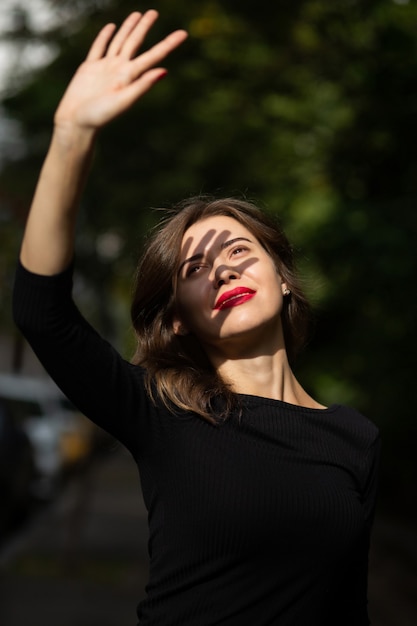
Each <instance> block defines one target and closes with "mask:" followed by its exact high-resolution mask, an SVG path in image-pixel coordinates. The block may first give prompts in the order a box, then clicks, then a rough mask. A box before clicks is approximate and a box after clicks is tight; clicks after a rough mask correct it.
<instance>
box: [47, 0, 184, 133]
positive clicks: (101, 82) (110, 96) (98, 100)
mask: <svg viewBox="0 0 417 626" xmlns="http://www.w3.org/2000/svg"><path fill="white" fill-rule="evenodd" d="M157 18H158V13H157V12H156V11H153V10H150V11H147V12H146V13H144V14H143V15H142V14H141V13H132V14H130V15H129V17H127V18H126V20H125V21H124V22H123V24H122V26H121V27H120V29H119V30H116V26H115V25H114V24H107V26H105V27H104V28H103V29H102V30H101V31H100V33H99V34H98V36H97V37H96V39H95V41H94V42H93V44H92V46H91V48H90V51H89V53H88V56H87V58H86V60H85V62H84V63H83V64H82V65H81V66H80V67H79V68H78V70H77V72H76V73H75V75H74V77H73V79H72V81H71V82H70V84H69V86H68V88H67V90H66V92H65V94H64V96H63V98H62V100H61V102H60V104H59V107H58V109H57V111H56V114H55V123H56V124H58V125H59V124H68V123H70V124H75V125H76V126H80V127H85V128H90V129H98V128H100V127H102V126H104V125H105V124H106V123H108V122H109V121H111V120H112V119H114V118H115V117H117V116H118V115H120V114H121V113H123V112H124V111H126V110H127V109H128V108H129V107H130V106H132V104H134V102H136V100H138V99H139V98H140V97H141V96H142V95H143V94H144V93H146V92H147V91H148V90H149V89H150V88H151V87H152V85H153V84H154V83H155V82H156V81H157V80H158V79H159V78H161V77H162V76H164V75H165V73H166V70H164V69H163V68H160V67H155V66H156V65H157V64H159V63H160V62H161V61H162V60H163V59H164V58H165V57H166V56H167V55H168V54H169V53H170V52H171V51H172V50H174V49H175V48H176V47H177V46H179V45H180V44H181V43H182V42H183V41H184V39H185V38H186V37H187V33H186V32H185V31H183V30H177V31H175V32H173V33H171V34H170V35H168V36H167V37H166V38H165V39H163V40H162V41H160V42H159V43H157V44H156V45H155V46H153V47H152V48H150V49H149V50H147V51H146V52H144V53H142V54H140V55H139V56H136V54H137V51H138V50H139V48H140V46H141V45H142V44H143V41H144V39H145V37H146V35H147V33H148V31H149V30H150V28H151V26H152V25H153V23H154V22H155V21H156V19H157Z"/></svg>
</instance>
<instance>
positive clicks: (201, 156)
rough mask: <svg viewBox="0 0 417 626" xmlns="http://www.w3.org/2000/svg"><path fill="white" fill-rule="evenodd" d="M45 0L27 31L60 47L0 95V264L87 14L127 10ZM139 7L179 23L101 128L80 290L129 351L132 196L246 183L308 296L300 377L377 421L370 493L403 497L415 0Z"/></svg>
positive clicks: (410, 318)
mask: <svg viewBox="0 0 417 626" xmlns="http://www.w3.org/2000/svg"><path fill="white" fill-rule="evenodd" d="M51 3H52V0H51ZM61 5H62V7H67V8H68V10H70V9H71V11H72V15H73V21H72V22H71V26H69V25H68V23H63V24H62V25H61V26H60V27H59V28H56V29H55V30H54V31H51V32H49V33H48V34H47V35H45V37H47V38H48V41H49V42H51V43H53V44H54V45H56V46H58V47H59V50H60V53H59V54H58V55H57V57H56V59H55V61H54V62H53V63H52V64H51V65H50V66H48V67H46V68H45V69H43V70H42V71H40V72H38V73H37V75H35V76H33V77H31V79H30V80H29V81H27V83H26V84H25V85H24V86H23V87H22V88H21V89H19V90H18V91H16V92H15V93H14V94H13V95H12V96H10V97H9V98H7V99H6V100H5V102H4V105H5V107H6V108H7V111H8V113H9V115H11V116H13V117H15V118H16V119H18V120H19V121H20V123H21V126H22V129H23V134H24V137H25V141H26V154H25V156H24V157H23V158H21V159H19V160H18V161H15V162H11V163H9V164H8V165H7V166H6V167H5V168H3V171H2V172H1V174H0V183H1V188H2V190H3V192H2V193H3V195H4V197H5V198H7V201H6V200H4V201H2V203H3V205H4V206H6V205H7V206H8V207H9V209H8V211H9V213H7V215H10V211H11V212H12V214H13V219H12V220H9V222H8V223H7V224H4V223H2V230H1V233H0V246H1V250H2V252H1V254H2V259H3V261H2V267H4V268H9V270H7V271H8V272H11V271H12V270H11V269H10V268H11V267H12V266H13V262H14V257H15V255H16V251H17V240H18V237H19V236H20V235H19V234H16V233H19V231H20V229H21V227H22V223H23V217H24V213H25V210H27V207H28V205H29V203H30V198H31V195H32V192H33V187H34V184H35V181H36V177H37V173H38V170H39V168H40V165H41V162H42V158H43V156H44V153H45V151H46V149H47V144H48V141H49V136H50V125H51V120H52V116H53V111H54V109H55V107H56V105H57V102H58V100H59V98H60V95H61V94H62V92H63V90H64V88H65V86H66V84H67V82H68V81H69V79H70V77H71V75H72V73H73V71H74V69H75V68H76V66H77V65H78V63H79V62H81V61H82V59H83V57H84V56H85V53H86V51H87V49H88V47H89V45H90V42H91V40H92V38H93V37H94V35H95V34H96V32H97V31H98V29H99V27H100V26H101V25H102V24H104V23H106V22H108V21H115V22H117V23H120V22H121V21H122V19H123V17H124V16H125V15H126V14H127V13H128V12H129V11H130V10H136V9H137V8H138V7H137V4H136V3H135V2H132V1H130V0H124V1H123V2H121V3H116V2H115V1H114V0H107V2H104V1H103V2H99V1H95V2H94V1H93V0H78V2H77V3H74V2H73V1H71V2H70V1H69V0H67V1H66V2H62V3H61ZM154 7H155V8H156V9H158V10H159V11H160V14H161V18H160V21H159V23H158V25H157V26H156V27H155V29H154V32H153V34H152V37H151V39H150V41H149V43H152V41H155V40H156V39H157V38H158V37H159V36H161V35H162V34H164V33H167V32H169V31H170V30H172V29H174V28H178V27H185V28H187V29H188V30H189V33H190V38H189V40H188V41H187V43H186V44H185V45H184V46H183V48H181V49H180V50H178V51H176V52H175V53H174V54H173V55H172V57H171V58H170V59H169V60H168V61H167V67H168V69H169V76H168V77H167V78H166V79H165V80H164V81H162V82H161V83H160V84H158V86H157V87H156V88H155V89H154V90H153V91H152V92H151V93H150V94H148V95H147V96H146V98H144V99H143V100H142V101H141V102H140V103H139V104H138V105H137V106H136V107H135V108H134V110H132V111H130V112H129V113H128V114H127V115H125V116H124V117H123V118H121V119H119V120H117V121H116V122H115V123H114V124H112V125H111V126H110V127H109V128H107V129H106V130H105V131H104V132H103V134H102V137H101V141H100V143H99V146H98V150H97V154H96V159H95V167H94V170H93V173H92V176H91V179H90V183H89V186H88V189H87V192H86V194H85V197H84V200H83V206H82V211H81V216H80V227H79V237H78V252H77V255H78V265H77V266H78V271H79V273H80V275H82V277H83V280H84V284H86V285H89V286H90V289H92V290H93V291H94V293H95V294H96V300H95V303H96V305H95V307H92V310H91V315H92V317H93V319H94V318H96V319H95V321H96V323H97V324H98V325H99V326H100V327H101V328H102V330H103V331H104V332H105V333H107V334H114V333H115V328H116V329H117V336H118V340H119V342H120V343H121V344H122V345H123V346H124V350H125V351H128V350H129V349H130V348H129V346H130V344H129V340H128V337H129V336H130V334H129V329H128V327H127V324H126V317H127V307H128V301H129V295H130V282H131V276H132V272H133V268H134V262H135V259H136V257H137V254H138V253H139V250H140V246H141V245H142V242H143V237H144V235H145V233H146V232H147V231H148V229H149V227H150V226H151V225H152V224H153V223H154V222H155V220H156V219H157V217H158V215H156V214H155V212H153V211H150V210H149V207H159V206H170V205H171V204H172V203H173V202H175V201H177V200H179V199H181V198H183V197H185V196H189V195H193V194H196V193H199V192H210V193H211V192H214V193H215V194H221V195H228V194H239V195H242V194H243V195H245V196H247V197H249V198H250V199H254V200H255V201H256V202H258V203H259V204H260V205H261V206H263V207H266V209H267V210H270V211H272V212H274V213H276V214H277V215H279V217H280V219H281V220H282V222H283V223H284V226H285V227H286V230H287V231H288V233H289V235H290V237H291V238H292V239H293V241H294V244H295V247H296V249H297V251H298V254H299V261H300V268H301V270H302V272H303V273H304V275H305V276H306V285H307V289H308V291H309V293H310V295H311V298H312V300H313V302H314V304H315V307H316V311H317V315H316V318H317V319H316V322H315V332H314V335H313V337H312V340H311V343H310V346H309V349H308V350H307V352H306V353H305V354H304V355H303V356H302V358H301V359H300V363H299V376H300V378H301V379H302V381H303V383H304V384H306V385H307V387H309V389H310V390H311V391H312V393H313V394H315V395H316V396H318V397H319V398H320V399H321V401H323V402H327V403H332V402H344V403H348V404H352V405H355V406H356V407H357V408H359V409H360V410H361V411H363V412H364V413H365V414H366V415H368V416H369V417H370V418H371V419H373V420H374V421H375V422H376V423H377V424H378V425H379V426H380V428H381V430H382V434H383V438H384V456H383V466H382V481H381V484H382V489H381V492H382V498H383V500H384V499H385V501H386V502H387V503H390V505H391V506H394V505H395V506H397V505H399V506H401V507H402V509H403V510H405V509H406V508H408V509H409V510H410V511H411V510H412V511H414V512H416V504H415V503H414V500H413V501H411V500H412V499H411V498H410V497H409V496H408V495H407V494H408V493H409V489H410V486H413V485H414V483H415V481H416V479H417V462H416V461H415V457H416V453H415V444H414V442H415V441H416V440H417V420H416V418H415V410H414V409H413V408H412V407H413V400H414V398H413V388H414V376H415V358H414V355H415V353H416V349H417V336H416V333H415V324H416V321H417V296H416V289H415V287H413V284H414V285H415V282H414V281H415V280H416V269H417V267H416V265H417V256H416V245H417V238H416V235H417V224H416V212H415V206H414V205H415V201H416V197H417V156H416V151H415V137H416V131H417V37H416V24H417V5H416V4H415V3H412V2H406V1H405V0H402V1H401V2H400V0H397V1H396V2H394V1H391V0H369V1H368V2H360V1H359V0H337V1H336V2H332V3H329V2H325V1H324V0H292V1H291V2H290V1H289V0H284V1H280V2H277V3H271V2H270V0H268V2H266V1H265V0H258V2H257V3H256V4H255V5H254V3H253V2H248V1H246V0H244V1H242V0H240V1H239V2H238V1H237V0H224V1H223V2H220V1H216V0H209V1H207V0H206V1H203V2H200V3H194V4H191V3H186V2H185V1H184V0H178V1H177V2H175V3H172V2H169V0H157V1H156V2H154ZM139 8H140V7H139ZM29 35H30V33H29ZM29 35H28V36H29ZM22 207H25V210H22ZM3 213H4V211H3V212H2V215H3ZM6 221H7V220H6ZM2 271H3V270H2ZM4 271H6V269H5V270H4ZM104 286H105V288H104ZM120 319H124V322H123V323H122V324H120ZM3 323H5V324H6V323H7V320H3ZM130 347H131V346H130Z"/></svg>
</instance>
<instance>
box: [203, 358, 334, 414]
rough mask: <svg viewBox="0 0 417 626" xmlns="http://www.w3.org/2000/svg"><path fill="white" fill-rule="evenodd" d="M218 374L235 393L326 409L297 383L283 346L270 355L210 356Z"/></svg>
mask: <svg viewBox="0 0 417 626" xmlns="http://www.w3.org/2000/svg"><path fill="white" fill-rule="evenodd" d="M209 358H210V360H211V362H212V363H213V365H214V367H215V369H216V370H217V372H218V374H219V375H220V377H221V378H222V379H223V380H224V381H226V382H227V383H228V384H230V386H231V388H232V390H233V391H234V392H235V393H242V394H246V395H253V396H260V397H264V398H271V399H272V400H281V401H283V402H288V403H289V404H295V405H298V406H306V407H309V408H325V407H323V405H321V404H319V403H318V402H316V401H315V400H314V399H313V398H312V397H311V396H310V395H309V394H308V393H307V392H306V391H305V390H304V389H303V388H302V386H301V385H300V383H299V382H298V380H297V379H296V377H295V376H294V373H293V371H292V369H291V366H290V364H289V363H288V358H287V353H286V350H285V347H283V346H281V347H280V348H278V349H277V350H276V351H271V353H270V354H265V353H263V354H260V353H259V352H258V353H257V352H256V351H254V352H253V353H252V354H244V355H243V354H238V353H236V354H234V355H233V356H232V357H230V356H229V357H228V358H225V357H224V356H222V357H221V356H220V355H218V354H215V353H211V354H210V355H209Z"/></svg>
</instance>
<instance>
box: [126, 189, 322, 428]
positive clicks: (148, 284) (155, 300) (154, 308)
mask: <svg viewBox="0 0 417 626" xmlns="http://www.w3.org/2000/svg"><path fill="white" fill-rule="evenodd" d="M216 215H225V216H228V217H232V218H234V219H235V220H237V221H238V222H240V223H241V224H243V225H244V226H245V227H246V228H247V229H248V230H249V231H250V232H251V233H252V234H253V235H254V236H255V237H256V239H257V240H258V241H259V242H260V243H261V245H262V246H263V247H264V248H265V250H266V251H267V252H268V254H269V255H270V256H271V257H272V259H273V260H274V262H275V265H276V268H277V271H278V272H279V274H280V276H281V277H282V279H283V280H284V282H285V283H286V284H287V286H288V288H289V289H290V290H291V295H290V296H289V297H286V298H284V303H283V310H282V313H281V318H282V327H283V333H284V340H285V347H286V351H287V354H288V358H289V360H290V362H292V361H293V360H294V358H295V356H296V355H297V353H298V352H299V350H300V349H301V347H302V346H303V345H304V343H305V341H306V338H307V333H308V327H309V320H310V307H309V304H308V301H307V299H306V297H305V295H304V293H303V290H302V288H301V284H300V280H299V278H298V277H297V274H296V270H295V263H294V253H293V249H292V247H291V245H290V244H289V242H288V239H287V237H286V235H285V234H284V232H283V231H282V229H281V228H280V226H279V225H278V224H277V223H276V222H275V221H274V220H273V219H272V218H270V217H269V216H268V215H267V214H265V213H264V212H263V211H261V210H260V209H259V208H258V207H256V206H255V205H254V204H252V203H250V202H247V201H245V200H240V199H237V198H213V197H207V196H197V197H193V198H190V199H188V200H185V201H183V202H182V203H180V204H178V205H177V206H175V207H174V208H173V209H170V210H167V212H166V217H165V218H164V219H163V220H162V221H161V222H160V224H159V225H158V227H157V228H156V229H155V230H154V231H153V233H152V234H151V236H150V238H149V239H148V241H147V245H146V246H145V251H144V253H143V255H142V257H141V259H140V261H139V264H138V267H137V270H136V277H135V285H134V292H133V299H132V306H131V317H132V322H133V326H134V329H135V333H136V337H137V349H136V352H135V355H134V357H133V359H132V362H133V363H134V364H136V365H140V366H142V367H143V368H145V370H146V377H145V381H146V388H147V391H148V393H149V395H150V397H151V398H152V400H153V401H156V398H157V397H158V398H159V399H160V400H162V402H163V403H164V404H165V406H166V407H167V408H168V409H169V410H171V411H173V412H175V410H176V408H179V409H182V410H185V411H192V412H194V413H197V414H198V415H200V416H201V417H203V418H205V419H206V420H208V421H209V422H212V423H217V422H218V421H219V420H221V419H224V418H226V417H227V416H228V415H229V414H230V412H231V411H232V410H233V409H234V408H235V407H236V405H237V397H236V394H234V393H233V392H232V390H231V389H230V387H229V386H228V385H227V384H226V383H225V382H224V381H223V380H222V379H221V378H220V376H219V375H218V374H217V372H216V370H215V369H214V368H213V366H212V365H211V363H210V361H209V360H208V358H207V356H206V354H205V352H204V351H203V349H202V348H201V346H200V344H199V342H198V340H197V339H196V338H195V337H193V336H192V335H187V336H178V335H176V334H175V333H174V330H173V317H174V314H175V310H176V302H175V283H176V276H177V272H178V268H179V263H180V251H181V243H182V239H183V236H184V233H185V231H186V230H187V229H188V228H189V227H190V226H192V225H193V224H195V223H196V222H198V221H200V220H202V219H205V218H207V217H212V216H216ZM219 399H220V401H219Z"/></svg>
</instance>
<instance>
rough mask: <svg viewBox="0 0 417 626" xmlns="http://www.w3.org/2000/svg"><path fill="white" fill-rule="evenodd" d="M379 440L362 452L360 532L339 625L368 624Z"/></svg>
mask: <svg viewBox="0 0 417 626" xmlns="http://www.w3.org/2000/svg"><path fill="white" fill-rule="evenodd" d="M380 448H381V441H380V437H379V434H376V436H375V438H374V440H373V441H372V443H371V445H370V446H369V448H368V450H367V451H366V453H364V455H363V459H364V463H363V465H364V468H363V480H364V482H363V489H362V507H363V514H364V521H365V524H364V532H363V535H362V537H361V540H360V545H358V547H357V549H356V550H355V551H354V552H353V554H352V555H351V556H352V560H351V567H350V568H349V571H348V572H347V573H346V574H347V575H346V579H345V580H346V585H345V586H346V590H347V593H346V595H345V597H344V603H345V606H344V610H343V611H342V612H341V619H340V620H339V624H340V626H368V625H369V624H370V623H371V622H370V620H369V614H368V562H369V547H370V539H371V530H372V524H373V520H374V515H375V507H376V498H377V486H378V470H379V459H380Z"/></svg>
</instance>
